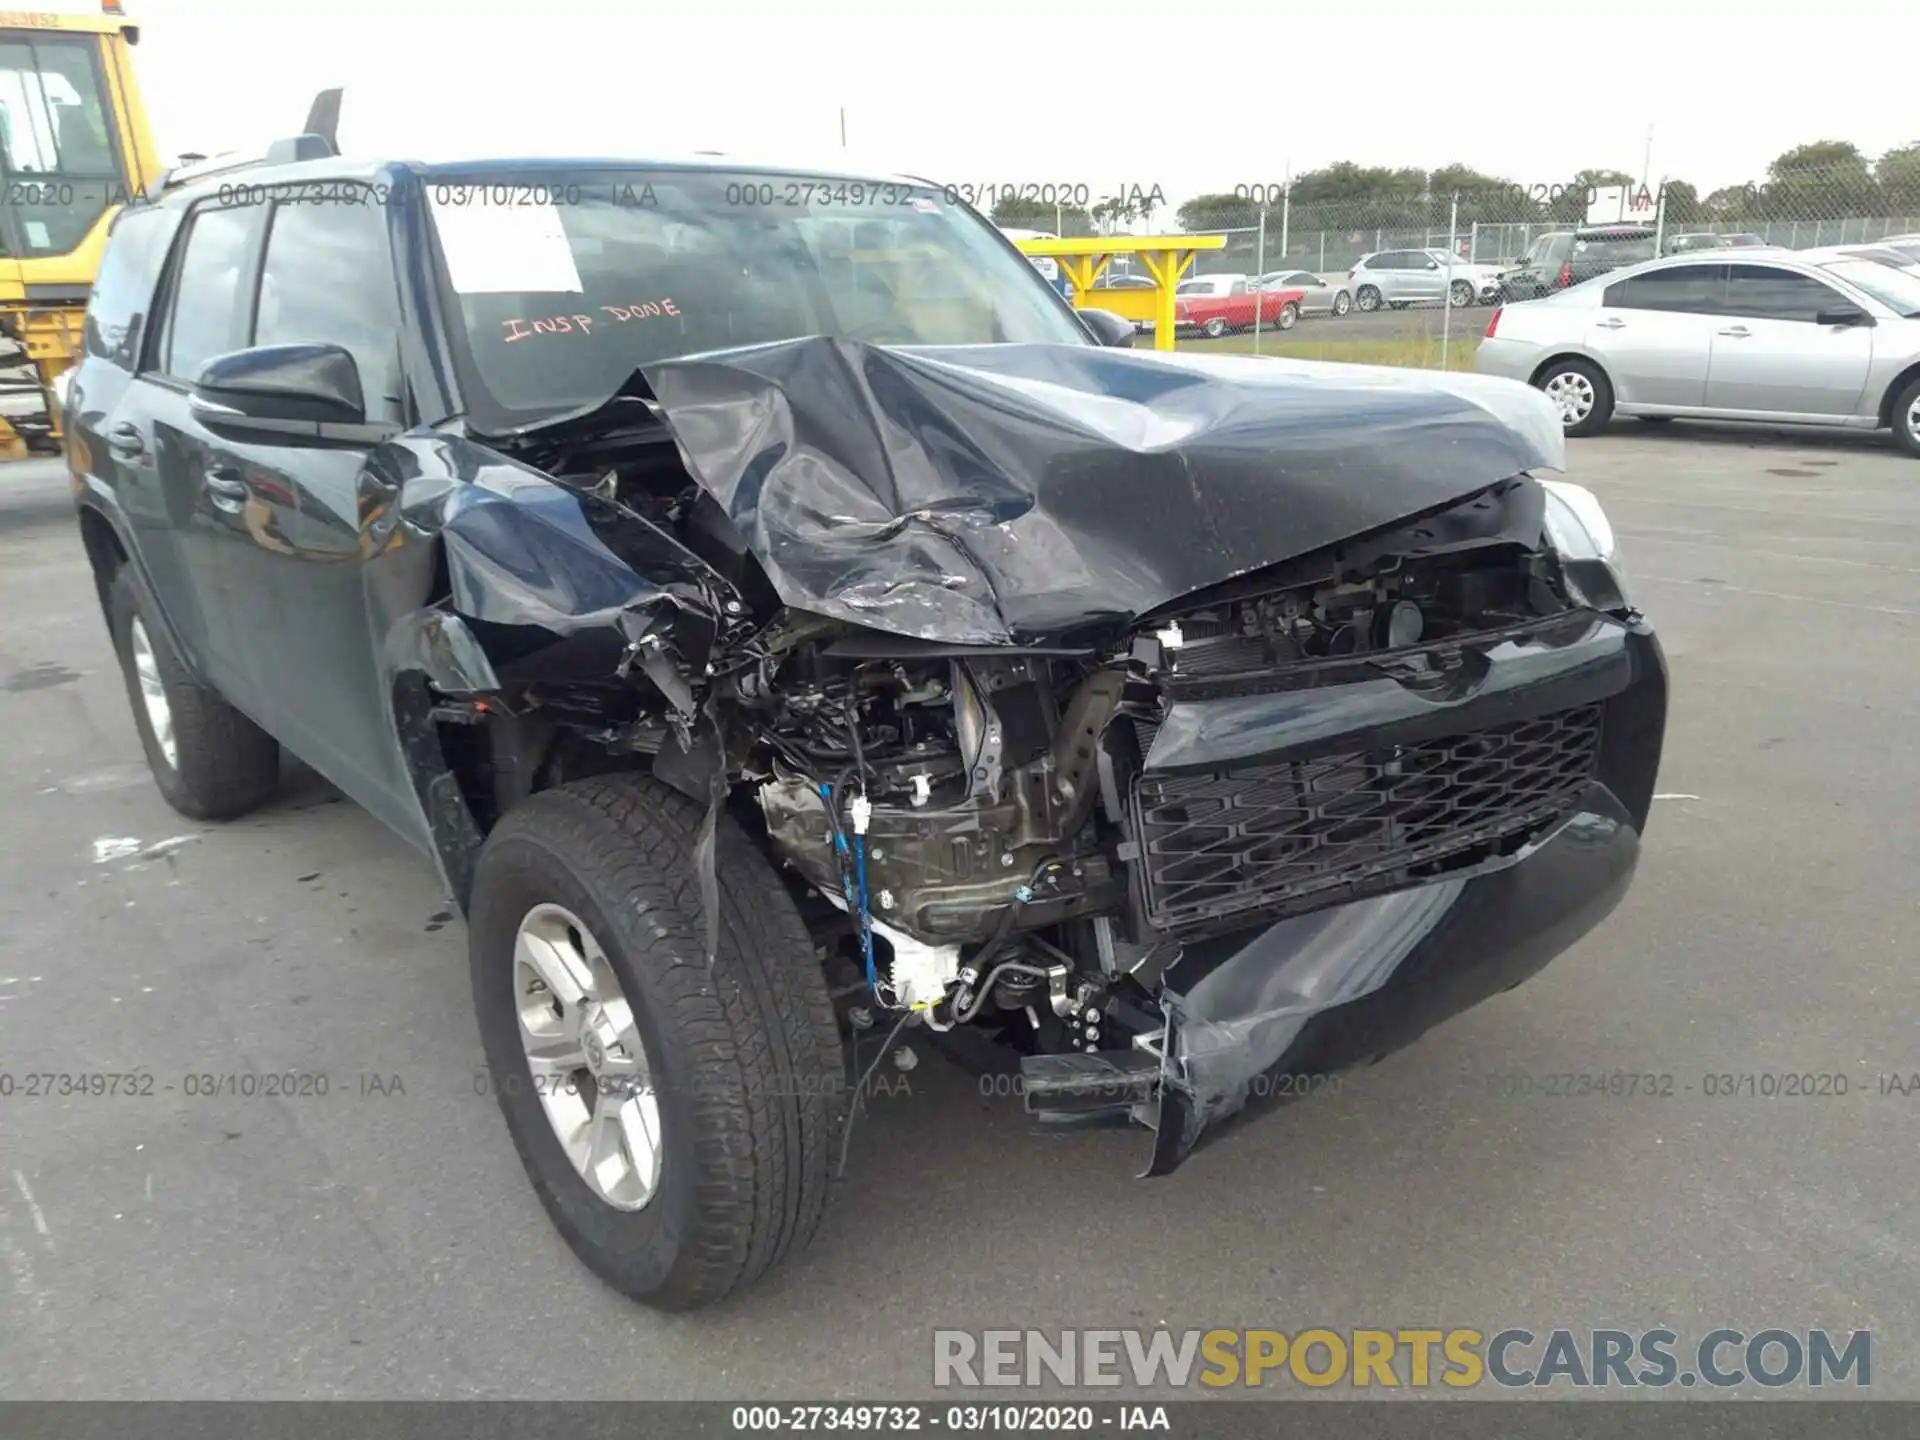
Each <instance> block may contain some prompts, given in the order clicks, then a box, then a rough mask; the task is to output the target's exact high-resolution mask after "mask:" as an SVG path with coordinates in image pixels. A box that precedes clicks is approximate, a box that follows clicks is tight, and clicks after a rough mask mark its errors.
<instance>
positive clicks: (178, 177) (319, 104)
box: [155, 88, 341, 190]
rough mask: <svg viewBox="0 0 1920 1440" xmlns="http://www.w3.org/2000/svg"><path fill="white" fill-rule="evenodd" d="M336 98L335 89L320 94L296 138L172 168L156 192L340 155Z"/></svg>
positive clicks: (336, 92) (292, 136)
mask: <svg viewBox="0 0 1920 1440" xmlns="http://www.w3.org/2000/svg"><path fill="white" fill-rule="evenodd" d="M340 94H341V92H340V91H339V90H338V89H337V88H336V89H332V90H322V91H321V92H320V93H319V94H318V95H316V96H314V97H313V104H312V105H310V106H309V107H307V124H306V128H305V129H303V130H302V131H301V132H300V133H299V134H298V135H290V136H288V137H287V138H286V139H284V140H276V141H274V142H273V143H272V144H271V145H269V146H267V148H266V150H265V151H264V152H262V153H260V154H258V155H242V154H235V153H234V152H231V151H229V152H228V153H226V154H224V155H215V156H213V157H212V158H211V159H207V160H196V161H194V162H193V163H192V164H190V165H176V166H174V167H173V168H172V169H171V170H167V171H164V172H162V174H161V176H160V183H159V184H158V185H157V186H156V187H155V189H157V190H174V189H178V188H179V187H180V186H182V185H186V184H189V183H190V182H192V181H195V180H203V179H205V178H206V177H207V176H209V175H224V174H225V173H227V172H228V171H230V170H246V169H250V168H251V167H253V166H255V165H292V164H294V163H296V162H297V161H301V160H325V159H326V158H327V157H328V156H331V155H338V154H339V153H340V144H339V140H338V138H337V135H338V131H339V128H340Z"/></svg>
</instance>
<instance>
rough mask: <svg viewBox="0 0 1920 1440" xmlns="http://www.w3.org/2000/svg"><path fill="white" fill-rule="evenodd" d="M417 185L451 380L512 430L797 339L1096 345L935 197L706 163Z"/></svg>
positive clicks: (433, 179)
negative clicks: (729, 356) (452, 362)
mask: <svg viewBox="0 0 1920 1440" xmlns="http://www.w3.org/2000/svg"><path fill="white" fill-rule="evenodd" d="M424 184H425V188H426V193H427V208H428V210H429V213H431V214H432V215H433V217H434V228H435V230H436V232H437V234H438V238H439V241H440V250H441V255H442V259H443V261H444V276H443V278H444V283H446V285H447V287H448V289H449V290H450V291H451V301H452V304H451V306H450V309H451V311H452V313H454V314H457V315H458V317H459V321H460V324H459V329H460V331H461V335H460V338H461V339H462V340H463V341H464V345H463V347H462V348H463V349H464V350H465V352H466V354H465V356H464V357H462V358H463V359H464V360H465V361H466V362H468V363H467V364H465V365H464V366H463V368H465V369H466V370H467V371H468V373H467V375H466V376H465V377H464V378H465V380H466V382H467V384H468V387H469V388H474V387H475V386H476V385H477V387H478V389H479V391H480V392H481V396H479V397H476V398H484V400H485V401H489V402H490V404H488V405H487V406H486V408H487V409H489V410H493V411H504V412H506V414H505V415H504V416H499V415H496V416H494V417H492V418H493V419H494V420H495V421H504V422H505V423H506V424H508V425H511V424H515V423H525V422H528V421H531V420H535V419H539V418H542V417H544V416H547V415H552V414H558V413H562V412H565V411H571V410H577V409H581V408H583V407H586V406H589V405H594V404H598V403H599V402H601V401H603V400H606V399H607V398H608V397H610V396H611V395H613V394H614V393H615V392H616V391H617V390H618V389H619V388H620V386H621V384H622V383H623V382H624V381H625V380H626V379H627V377H628V376H629V375H631V374H632V372H633V371H634V370H635V369H637V368H639V367H641V366H643V365H649V364H654V363H657V362H659V361H662V360H669V359H675V358H678V357H680V356H684V355H694V354H701V353H704V352H707V351H713V350H727V349H733V348H736V347H741V346H750V345H765V344H771V343H773V342H775V341H780V340H792V339H798V338H800V337H802V336H809V335H832V336H843V337H846V338H849V339H853V340H860V341H864V342H866V343H868V344H875V345H986V344H1002V343H1013V344H1060V345H1088V344H1091V343H1092V341H1091V340H1090V339H1089V337H1088V336H1087V335H1086V333H1085V332H1084V331H1083V329H1082V328H1081V327H1080V325H1079V324H1078V323H1076V321H1075V320H1074V318H1073V313H1072V311H1070V310H1069V309H1068V308H1067V307H1066V305H1065V303H1064V302H1063V301H1062V300H1061V298H1060V296H1059V294H1058V293H1057V292H1056V291H1054V290H1053V289H1051V288H1050V287H1049V286H1048V285H1047V284H1046V283H1045V282H1044V281H1043V280H1042V279H1041V278H1040V276H1039V275H1038V274H1037V273H1036V272H1035V270H1034V267H1033V266H1032V265H1031V264H1030V263H1028V261H1027V260H1026V259H1025V258H1024V257H1023V256H1021V255H1020V253H1019V252H1018V251H1016V250H1013V249H1012V248H1010V247H1009V246H1008V245H1007V244H1006V243H1005V242H1004V241H1003V240H1002V239H1001V237H1000V236H999V235H998V234H997V233H996V232H995V231H994V230H993V229H992V228H990V227H989V226H988V225H986V224H985V223H984V222H982V221H981V220H979V219H978V218H976V217H975V216H974V215H973V214H972V213H971V212H969V211H967V210H966V209H965V208H964V207H961V206H959V205H954V204H949V203H948V202H947V201H946V200H945V199H943V198H942V196H941V193H940V191H938V190H937V189H931V188H921V187H915V186H912V185H908V184H905V183H886V182H875V181H865V182H861V181H840V180H825V179H816V178H809V177H802V176H795V175H784V174H774V173H768V172H752V173H747V172H738V171H734V172H727V171H705V170H703V171H690V172H688V171H646V172H642V171H625V170H623V171H605V170H596V171H573V172H566V173H560V172H556V171H548V170H543V171H540V172H537V173H535V172H528V171H522V172H518V173H515V174H511V175H476V174H471V173H462V174H445V173H443V174H437V175H433V176H430V177H427V178H426V179H425V181H424Z"/></svg>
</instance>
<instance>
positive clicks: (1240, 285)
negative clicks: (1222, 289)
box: [1227, 280, 1247, 295]
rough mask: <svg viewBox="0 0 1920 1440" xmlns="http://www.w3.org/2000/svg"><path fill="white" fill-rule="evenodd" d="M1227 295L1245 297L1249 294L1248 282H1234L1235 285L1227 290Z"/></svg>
mask: <svg viewBox="0 0 1920 1440" xmlns="http://www.w3.org/2000/svg"><path fill="white" fill-rule="evenodd" d="M1227 293H1228V294H1229V295H1244V294H1246V293H1247V282H1246V281H1244V280H1236V281H1234V282H1233V284H1232V285H1231V286H1229V287H1228V289H1227Z"/></svg>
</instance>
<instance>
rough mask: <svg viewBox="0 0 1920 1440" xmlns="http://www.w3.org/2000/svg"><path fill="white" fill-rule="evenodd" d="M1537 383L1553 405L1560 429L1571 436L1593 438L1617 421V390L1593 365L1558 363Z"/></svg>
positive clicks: (1543, 372)
mask: <svg viewBox="0 0 1920 1440" xmlns="http://www.w3.org/2000/svg"><path fill="white" fill-rule="evenodd" d="M1533 383H1534V384H1535V385H1536V386H1537V387H1538V388H1539V389H1541V390H1543V391H1545V392H1546V396H1547V398H1548V399H1549V400H1551V401H1553V404H1554V408H1555V409H1556V410H1558V411H1559V412H1560V428H1561V429H1562V430H1563V431H1565V432H1566V433H1567V434H1569V435H1592V434H1594V433H1595V432H1597V431H1598V430H1600V428H1601V427H1602V426H1604V425H1605V424H1606V423H1607V421H1608V420H1610V419H1612V418H1613V386H1612V385H1610V384H1608V383H1607V377H1606V375H1605V374H1603V373H1602V372H1601V370H1600V367H1599V366H1597V365H1595V364H1593V363H1592V362H1591V361H1588V360H1580V359H1575V358H1572V357H1569V358H1567V359H1564V360H1555V361H1553V362H1552V363H1551V364H1549V365H1547V366H1546V367H1545V368H1544V369H1542V370H1541V371H1540V373H1539V375H1538V376H1536V377H1535V379H1534V382H1533Z"/></svg>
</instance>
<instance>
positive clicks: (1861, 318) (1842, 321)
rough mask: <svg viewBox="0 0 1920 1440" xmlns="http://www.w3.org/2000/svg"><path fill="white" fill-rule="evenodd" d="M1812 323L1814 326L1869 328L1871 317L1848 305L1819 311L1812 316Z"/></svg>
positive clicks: (1871, 322)
mask: <svg viewBox="0 0 1920 1440" xmlns="http://www.w3.org/2000/svg"><path fill="white" fill-rule="evenodd" d="M1813 323H1814V324H1816V325H1848V326H1853V325H1868V326H1871V325H1872V324H1873V317H1872V316H1871V315H1869V314H1867V312H1866V311H1864V310H1861V309H1859V308H1857V307H1855V306H1852V305H1848V306H1845V307H1843V308H1839V309H1834V310H1821V311H1819V312H1818V313H1816V314H1815V315H1814V317H1813Z"/></svg>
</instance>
